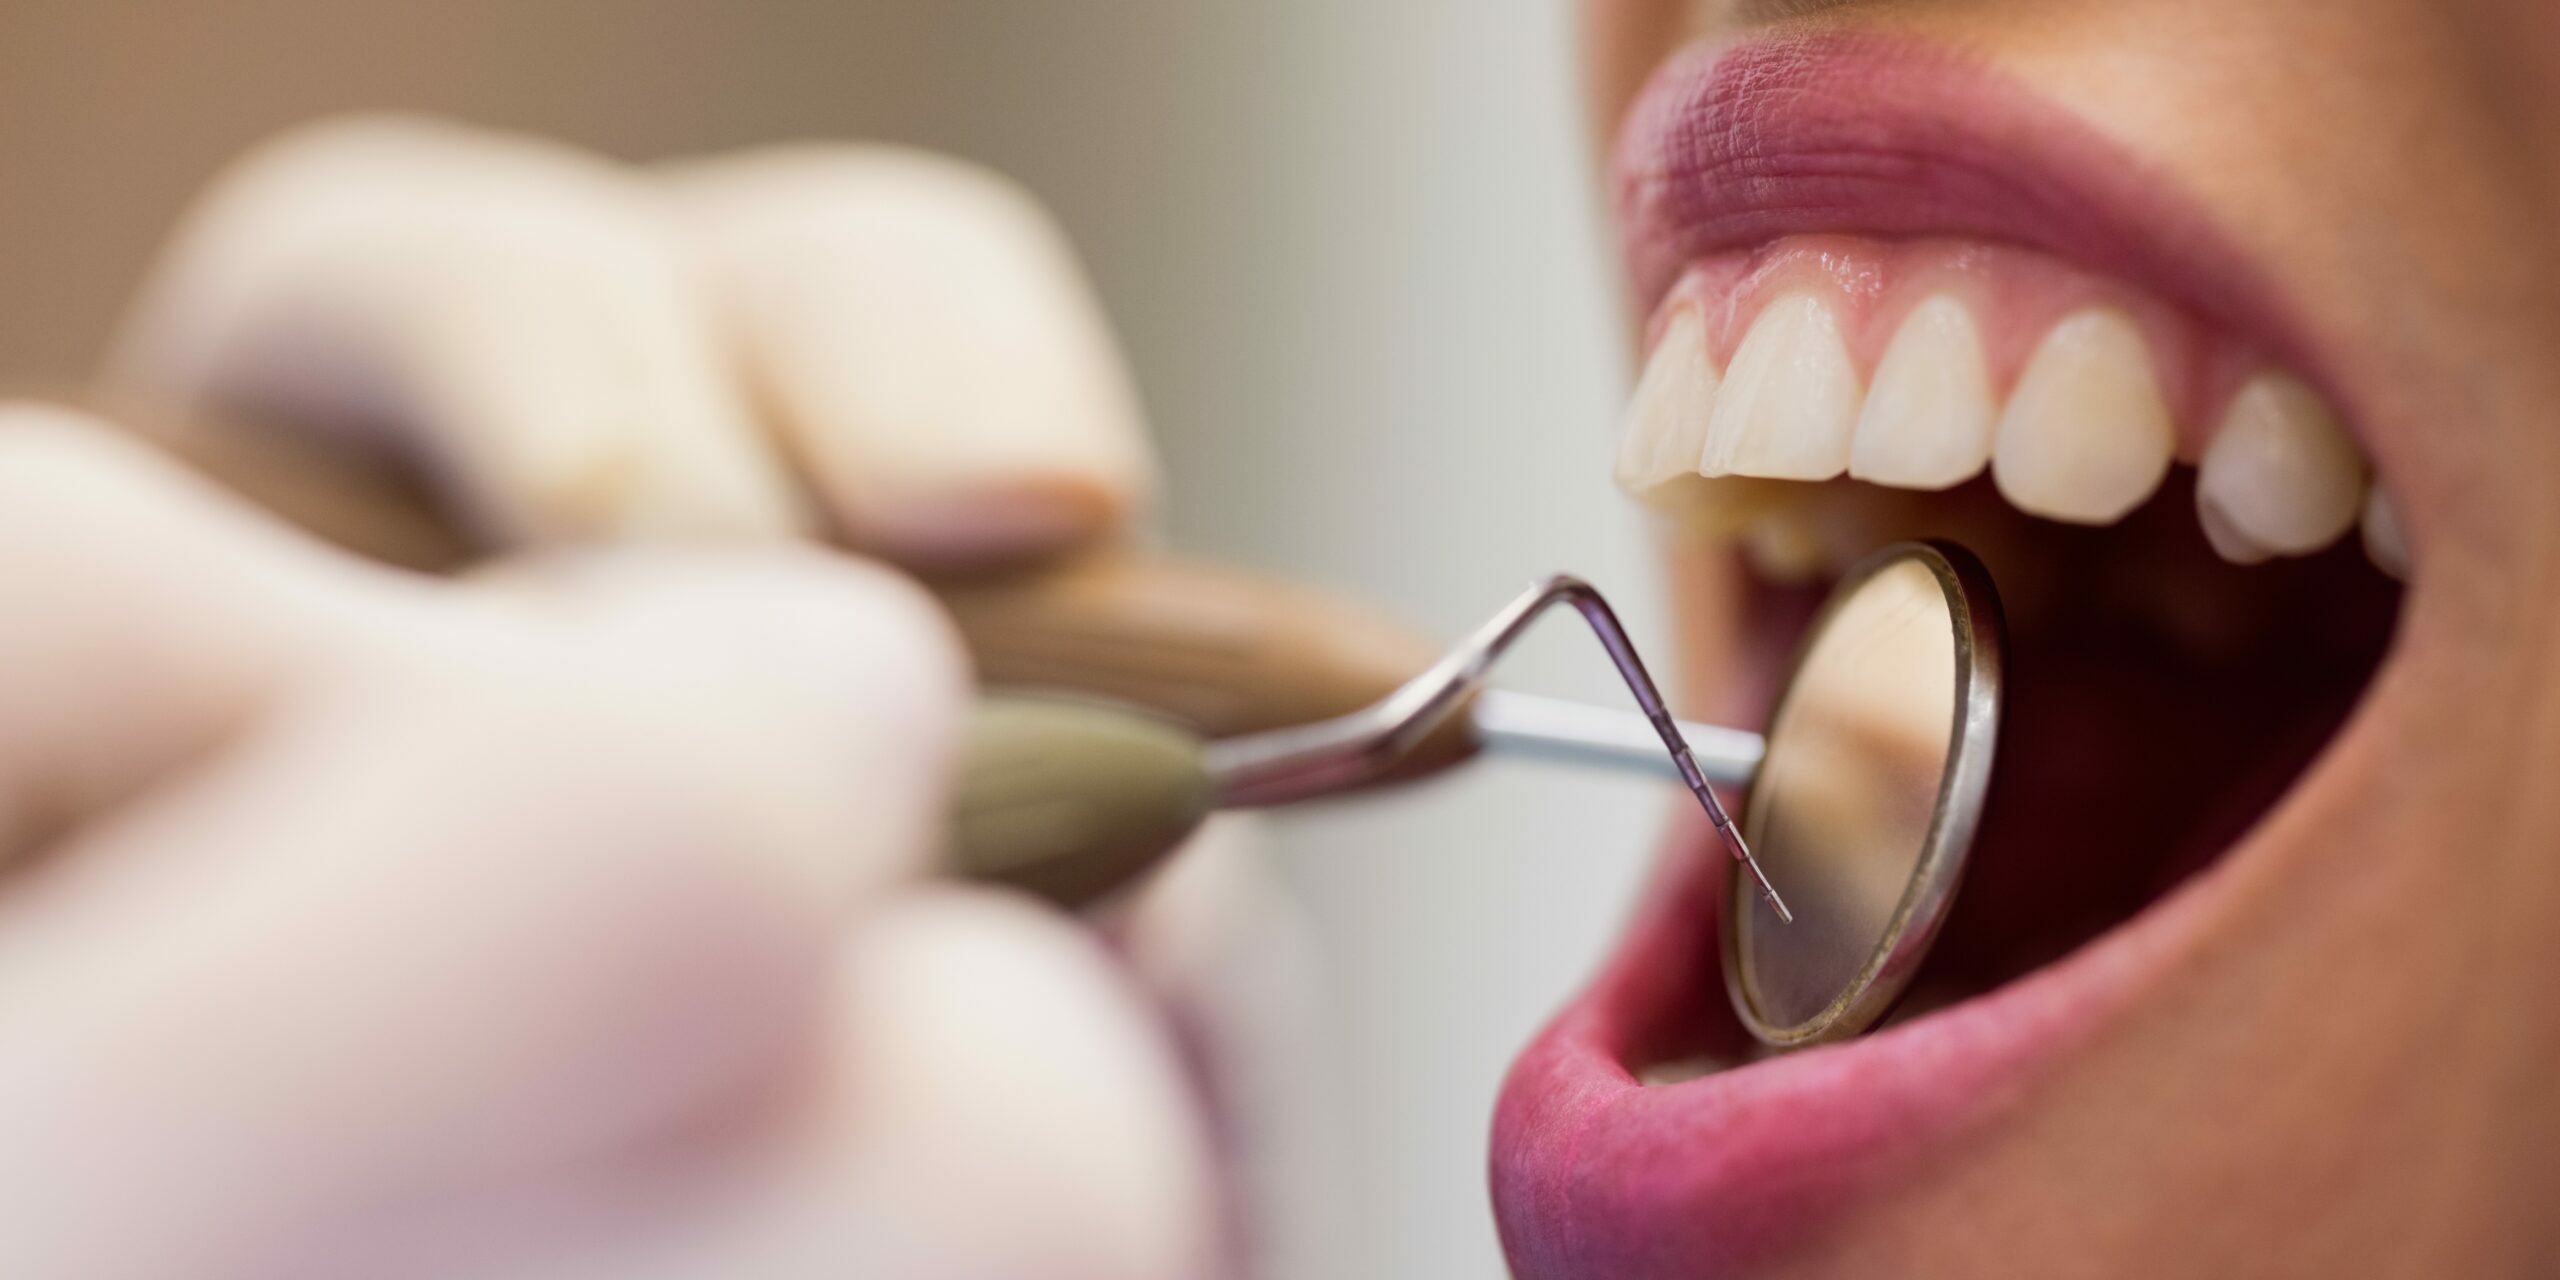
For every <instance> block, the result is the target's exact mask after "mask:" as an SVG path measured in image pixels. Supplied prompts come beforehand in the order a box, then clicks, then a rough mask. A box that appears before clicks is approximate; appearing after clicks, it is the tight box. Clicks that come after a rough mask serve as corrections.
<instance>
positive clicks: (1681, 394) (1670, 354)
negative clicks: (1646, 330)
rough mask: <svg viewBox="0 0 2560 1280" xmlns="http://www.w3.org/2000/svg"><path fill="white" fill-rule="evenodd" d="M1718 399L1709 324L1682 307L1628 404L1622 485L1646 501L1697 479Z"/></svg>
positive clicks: (1656, 346)
mask: <svg viewBox="0 0 2560 1280" xmlns="http://www.w3.org/2000/svg"><path fill="white" fill-rule="evenodd" d="M1715 395H1716V370H1715V366H1714V365H1713V364H1710V363H1708V361H1707V326H1706V322H1705V321H1703V320H1701V319H1700V318H1699V317H1698V313H1697V311H1696V310H1695V309H1693V308H1689V307H1683V308H1681V309H1680V310H1679V311H1677V312H1675V313H1674V314H1673V315H1672V317H1671V322H1670V323H1669V324H1667V325H1665V326H1663V330H1662V337H1661V340H1659V341H1657V342H1655V343H1654V344H1653V354H1652V355H1651V356H1649V357H1647V358H1646V360H1645V363H1644V374H1643V376H1641V377H1639V378H1637V379H1636V390H1635V394H1634V395H1633V396H1632V397H1630V398H1629V399H1628V401H1627V419H1626V424H1625V428H1624V434H1623V435H1621V436H1620V437H1619V439H1618V466H1617V477H1618V487H1619V488H1620V489H1623V490H1625V491H1626V492H1628V493H1630V494H1633V495H1635V496H1637V497H1643V496H1645V495H1646V494H1648V493H1651V492H1652V491H1654V490H1655V489H1658V488H1660V487H1661V486H1662V485H1663V484H1664V483H1666V482H1668V481H1670V480H1673V479H1676V478H1681V477H1687V476H1693V475H1695V474H1696V473H1697V470H1698V455H1699V454H1700V453H1701V452H1703V451H1704V450H1705V448H1706V435H1707V410H1708V409H1709V408H1710V407H1711V406H1713V405H1714V403H1715Z"/></svg>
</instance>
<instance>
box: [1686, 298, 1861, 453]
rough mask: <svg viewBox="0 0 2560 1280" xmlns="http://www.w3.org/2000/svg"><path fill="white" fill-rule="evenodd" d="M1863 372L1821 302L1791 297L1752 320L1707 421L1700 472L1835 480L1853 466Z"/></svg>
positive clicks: (1728, 367) (1834, 318)
mask: <svg viewBox="0 0 2560 1280" xmlns="http://www.w3.org/2000/svg"><path fill="white" fill-rule="evenodd" d="M1857 422H1858V372H1857V370H1856V369H1855V368H1854V367H1852V366H1851V365H1850V363H1849V346H1848V343H1847V342H1845V341H1844V340H1842V338H1841V336H1840V322H1839V320H1838V319H1837V318H1836V317H1834V316H1833V315H1832V313H1831V308H1830V307H1829V306H1828V305H1826V304H1824V302H1823V301H1822V299H1820V298H1817V297H1814V296H1812V295H1810V294H1802V293H1792V294H1788V295H1787V296H1785V297H1783V298H1780V299H1778V300H1777V301H1775V302H1772V303H1770V304H1769V306H1768V307H1767V309H1765V310H1763V311H1762V312H1761V313H1760V318H1759V319H1757V320H1754V321H1752V322H1751V331H1750V332H1749V333H1747V334H1744V335H1743V338H1742V345H1741V346H1740V347H1738V348H1736V349H1735V351H1734V353H1733V361H1732V363H1731V364H1729V365H1727V366H1726V368H1725V373H1724V385H1723V386H1722V387H1721V388H1720V389H1719V390H1718V391H1717V393H1716V406H1715V412H1713V413H1712V414H1709V415H1708V417H1707V442H1706V449H1705V451H1704V453H1703V455H1702V456H1701V458H1700V459H1699V462H1698V471H1699V474H1701V475H1709V476H1723V475H1738V476H1762V477H1765V478H1768V479H1772V480H1828V479H1831V478H1832V477H1833V476H1836V475H1839V474H1840V473H1841V472H1843V471H1846V470H1848V469H1849V437H1850V433H1851V432H1852V431H1853V430H1855V429H1856V427H1857Z"/></svg>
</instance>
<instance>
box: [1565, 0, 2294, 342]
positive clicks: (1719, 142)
mask: <svg viewBox="0 0 2560 1280" xmlns="http://www.w3.org/2000/svg"><path fill="white" fill-rule="evenodd" d="M1612 178H1613V181H1614V183H1615V187H1616V197H1617V205H1618V214H1619V225H1620V229H1621V237H1622V242H1623V244H1624V246H1625V251H1626V258H1627V267H1628V271H1629V276H1630V278H1631V279H1632V280H1633V281H1634V283H1635V287H1636V296H1637V301H1638V302H1639V304H1640V305H1641V306H1643V307H1644V308H1646V309H1648V310H1649V309H1650V308H1651V307H1652V305H1653V304H1654V303H1655V302H1656V301H1658V300H1659V299H1660V298H1661V296H1662V294H1663V293H1664V291H1665V290H1667V289H1668V288H1669V286H1670V285H1671V283H1672V281H1673V279H1674V278H1675V277H1677V275H1678V274H1679V272H1680V270H1681V269H1682V268H1683V267H1684V266H1685V265H1687V264H1688V263H1690V262H1692V261H1694V260H1696V259H1698V258H1700V257H1703V256H1705V255H1707V254H1710V253H1714V252H1717V251H1719V250H1725V249H1735V248H1744V247H1748V246H1752V245H1756V244H1761V243H1765V242H1767V241H1769V240H1771V239H1774V238H1776V237H1778V236H1783V235H1790V234H1811V233H1821V232H1844V233H1863V234H1869V235H1881V236H1896V235H1939V236H1962V237H1972V238H1976V239H1981V240H1987V241H1994V242H2000V243H2007V244H2015V245H2020V246H2024V247H2027V248H2033V249H2040V250H2044V251H2046V252H2049V253H2051V254H2053V255H2055V256H2056V257H2059V258H2063V259H2066V260H2069V261H2072V262H2074V263H2077V264H2079V265H2081V266H2084V267H2087V268H2090V269H2092V270H2095V271H2099V272H2102V273H2105V274H2109V275H2113V276H2116V277H2118V278H2121V279H2124V280H2128V281H2135V282H2138V283H2140V284H2141V285H2142V286H2143V287H2144V288H2146V289H2148V290H2150V291H2151V292H2153V293H2155V294H2158V295H2159V296H2161V297H2163V298H2165V299H2167V300H2168V301H2171V302H2174V303H2177V304H2179V305H2181V306H2183V307H2185V308H2187V309H2188V310H2189V311H2191V312H2193V313H2194V314H2196V315H2197V316H2199V317H2201V318H2203V319H2206V320H2210V321H2213V322H2216V323H2217V324H2220V325H2222V326H2224V327H2227V328H2229V329H2232V330H2235V331H2240V332H2245V333H2248V334H2249V335H2250V336H2251V338H2252V339H2253V340H2255V341H2256V342H2258V343H2259V344H2260V345H2261V346H2263V347H2264V348H2265V349H2266V350H2267V351H2268V352H2269V353H2270V354H2271V355H2273V356H2275V357H2277V358H2278V359H2279V360H2280V361H2281V362H2282V363H2284V364H2286V365H2288V366H2290V367H2292V368H2294V369H2295V370H2296V371H2298V372H2300V373H2302V374H2303V375H2305V376H2307V377H2309V378H2310V379H2311V380H2313V381H2314V382H2317V383H2322V384H2327V383H2329V382H2330V381H2331V380H2330V379H2329V378H2326V377H2324V376H2323V373H2324V370H2323V369H2322V367H2321V362H2320V361H2319V360H2318V359H2317V353H2316V352H2314V351H2313V350H2311V349H2310V348H2309V344H2308V343H2306V342H2304V341H2303V340H2301V338H2300V336H2299V329H2300V326H2298V325H2297V324H2296V323H2295V322H2294V321H2293V320H2292V318H2291V317H2290V316H2289V315H2288V314H2287V312H2286V308H2285V307H2284V305H2283V299H2282V297H2281V295H2280V293H2279V291H2277V290H2276V289H2275V288H2273V287H2272V286H2271V285H2270V284H2269V283H2268V282H2267V281H2266V280H2265V279H2264V278H2263V273H2261V272H2260V271H2259V270H2258V269H2257V266H2256V264H2255V263H2254V262H2253V261H2252V260H2251V259H2250V258H2248V257H2247V256H2246V255H2244V254H2242V253H2241V252H2239V251H2238V250H2237V249H2236V248H2235V247H2234V246H2233V245H2232V244H2231V243H2230V241H2229V240H2228V239H2227V237H2225V236H2224V235H2223V234H2222V232H2221V230H2220V229H2219V228H2218V227H2217V226H2216V225H2214V223H2213V222H2212V220H2211V219H2209V218H2208V217H2206V216H2205V215H2204V214H2203V212H2202V211H2201V210H2200V209H2198V208H2197V207H2196V206H2195V205H2194V204H2192V203H2190V202H2188V201H2187V200H2185V199H2184V198H2182V196H2181V194H2180V193H2179V192H2178V191H2177V190H2176V188H2175V185H2174V184H2173V183H2171V182H2170V181H2168V180H2167V179H2166V178H2165V177H2164V176H2163V175H2161V174H2160V173H2158V172H2157V171H2156V170H2155V168H2154V167H2153V166H2152V165H2149V164H2147V163H2144V162H2143V161H2142V160H2141V158H2140V157H2138V156H2135V155H2132V154H2129V153H2128V152H2127V151H2126V150H2125V149H2124V148H2123V147H2121V146H2119V145H2117V144H2116V143H2115V142H2113V141H2112V140H2111V139H2109V138H2107V137H2106V136H2104V135H2103V134H2101V133H2099V132H2098V131H2096V130H2095V129H2093V128H2092V127H2091V126H2089V125H2088V124H2086V123H2084V122H2083V121H2081V120H2080V119H2078V118H2077V117H2075V116H2073V115H2071V114H2070V113H2069V112H2068V111H2066V110H2064V109H2063V108H2062V107H2060V106H2059V105H2057V104H2055V103H2053V102H2051V101H2049V100H2047V99H2045V98H2043V97H2041V96H2039V95H2037V94H2035V93H2034V92H2032V91H2030V90H2028V89H2026V88H2024V87H2022V86H2020V85H2018V84H2016V83H2015V82H2014V81H2012V80H2011V79H2009V78H2007V77H2005V76H2002V75H2000V74H1999V73H1997V72H1996V71H1995V70H1993V69H1991V68H1989V67H1987V66H1985V65H1982V64H1980V63H1978V62H1976V61H1974V60H1972V59H1970V58H1968V57H1966V56H1965V55H1962V54H1959V53H1956V52H1953V51H1950V50H1945V49H1941V48H1938V47H1935V46H1931V45H1926V44H1920V43H1915V42H1911V41H1905V40H1890V39H1884V38H1880V37H1873V36H1861V35H1853V34H1842V33H1832V34H1820V35H1788V36H1776V37H1761V38H1756V39H1752V40H1748V41H1745V42H1741V43H1711V44H1707V45H1702V46H1699V47H1696V48H1693V49H1690V50H1687V51H1685V52H1684V53H1682V54H1680V55H1678V56H1677V57H1675V58H1673V59H1672V60H1671V61H1670V62H1669V63H1668V64H1667V65H1666V66H1665V67H1664V68H1663V69H1662V71H1661V72H1660V73H1658V74H1657V75H1656V76H1655V77H1654V78H1653V80H1652V82H1651V84H1650V85H1649V86H1648V87H1647V89H1646V90H1645V92H1644V93H1643V95H1642V96H1641V97H1640V98H1639V99H1638V100H1637V101H1636V103H1635V105H1634V106H1633V107H1632V108H1631V109H1630V110H1629V112H1628V116H1627V120H1626V124H1625V126H1624V128H1623V129H1622V130H1621V131H1620V134H1619V143H1618V146H1617V149H1616V153H1615V156H1614V158H1613V164H1612Z"/></svg>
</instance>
